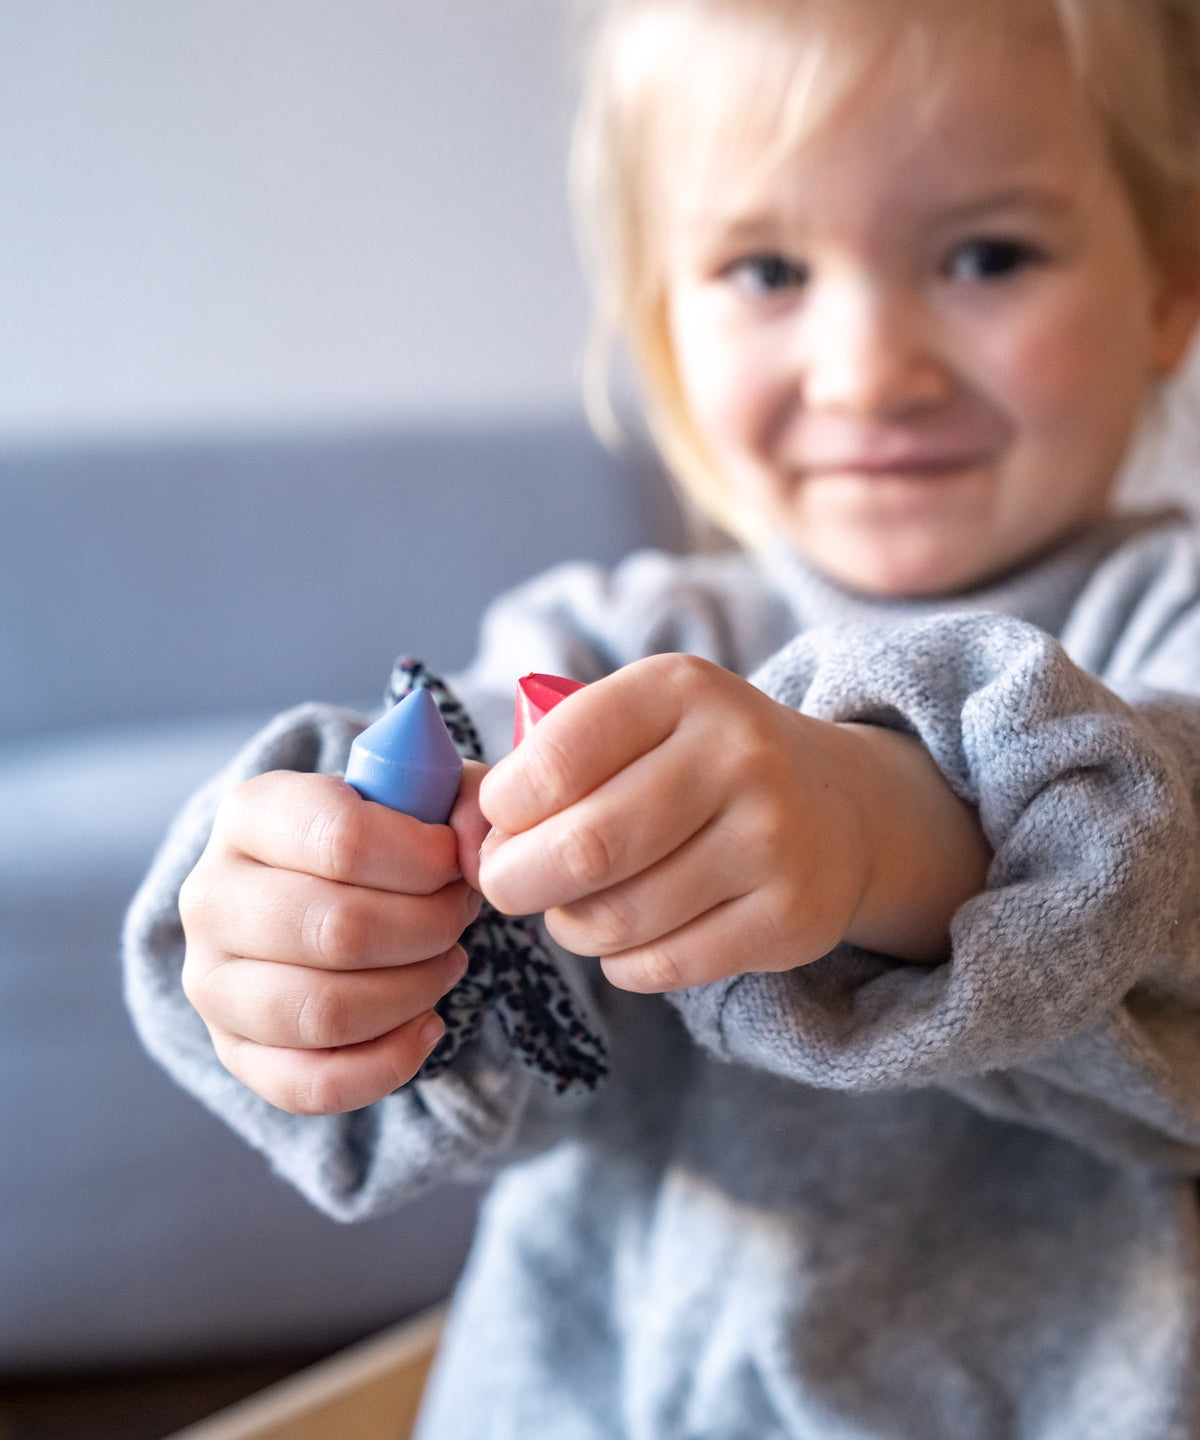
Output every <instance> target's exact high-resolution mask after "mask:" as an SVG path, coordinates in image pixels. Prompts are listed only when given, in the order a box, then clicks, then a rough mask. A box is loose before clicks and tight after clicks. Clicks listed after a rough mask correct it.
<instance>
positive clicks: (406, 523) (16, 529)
mask: <svg viewBox="0 0 1200 1440" xmlns="http://www.w3.org/2000/svg"><path fill="white" fill-rule="evenodd" d="M678 534H679V531H678V521H677V518H676V516H675V512H674V510H673V507H672V506H671V504H670V502H669V500H668V499H667V498H666V491H665V487H664V486H663V483H662V481H661V479H660V478H658V477H657V476H656V475H655V474H654V472H653V470H652V467H649V466H648V465H647V464H645V463H644V462H640V463H639V462H636V461H633V460H624V461H619V460H616V459H614V458H613V457H612V456H610V455H608V454H607V453H606V452H604V451H603V450H602V449H601V448H600V447H599V446H598V445H597V444H596V442H595V441H594V440H593V439H592V438H591V437H590V435H589V434H588V432H587V430H586V429H585V427H584V425H583V424H582V422H579V421H575V420H573V419H572V420H565V421H563V422H561V423H546V424H539V425H530V426H526V427H524V428H521V427H516V426H514V427H509V428H496V429H491V430H488V429H475V430H445V431H438V430H434V429H429V430H424V431H401V432H395V433H382V434H381V433H368V434H349V435H326V436H320V437H307V438H304V437H301V438H295V437H293V438H281V439H273V440H272V439H224V440H210V441H199V440H198V441H193V442H186V443H185V442H179V443H172V444H166V443H163V444H149V443H146V444H140V445H129V446H120V445H115V444H113V445H107V446H93V447H90V448H87V449H83V448H65V447H64V448H61V449H48V448H44V447H43V448H40V449H32V448H31V449H27V450H9V451H7V452H3V453H0V737H4V736H16V735H24V734H29V733H32V732H35V731H44V730H47V729H54V728H59V727H74V726H80V725H88V724H96V723H108V722H122V721H128V720H135V719H159V718H165V717H170V716H178V715H207V714H216V713H223V712H230V711H234V712H255V711H264V712H265V711H270V710H273V709H276V708H279V707H282V706H286V705H290V704H293V703H296V702H298V701H300V700H303V699H326V700H332V701H342V702H347V703H361V702H363V701H364V700H371V701H374V700H375V699H376V698H377V697H378V695H379V694H380V693H381V691H382V686H383V683H384V681H385V679H386V676H387V672H388V670H389V668H390V665H391V662H392V660H393V658H394V656H395V654H396V653H398V652H399V651H401V650H406V651H409V652H411V653H413V654H417V655H421V656H423V657H424V658H426V659H427V660H429V662H430V663H431V664H434V665H436V666H438V667H440V668H442V669H447V670H449V669H453V668H455V667H456V666H458V665H461V664H462V663H463V662H465V661H466V659H467V658H468V657H469V655H470V653H471V649H472V646H473V642H474V635H475V627H476V624H477V621H478V617H479V613H480V611H481V609H482V607H483V606H484V604H486V602H487V601H488V599H490V598H491V597H492V596H493V595H494V594H496V593H497V592H498V591H500V590H502V589H504V588H505V587H507V586H509V585H511V584H513V583H515V582H516V581H518V580H520V579H522V578H524V577H526V576H528V575H532V574H535V573H537V572H538V571H540V570H542V569H544V568H545V567H546V566H547V565H550V564H552V563H554V562H556V561H559V560H564V559H574V558H582V559H595V560H600V561H604V562H611V561H613V560H616V559H617V558H619V557H620V556H621V555H622V554H625V553H627V552H628V551H629V550H631V549H634V548H636V547H637V546H639V545H644V544H647V543H660V544H661V543H666V544H672V543H675V542H676V541H677V539H678Z"/></svg>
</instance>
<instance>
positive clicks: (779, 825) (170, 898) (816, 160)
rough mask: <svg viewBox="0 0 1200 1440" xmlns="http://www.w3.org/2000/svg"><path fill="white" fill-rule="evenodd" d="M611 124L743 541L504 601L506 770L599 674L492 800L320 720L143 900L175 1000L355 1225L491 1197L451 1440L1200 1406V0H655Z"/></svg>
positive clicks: (461, 1353)
mask: <svg viewBox="0 0 1200 1440" xmlns="http://www.w3.org/2000/svg"><path fill="white" fill-rule="evenodd" d="M577 161H578V165H577V179H578V180H579V182H580V187H581V193H582V195H583V198H584V202H585V214H586V216H587V219H588V234H589V236H590V237H591V239H592V241H593V242H594V245H595V249H596V259H597V266H598V278H599V299H600V329H601V334H602V339H612V338H614V337H617V338H622V339H623V340H624V341H625V342H627V344H628V347H629V350H630V353H631V354H632V357H633V360H634V362H635V366H636V369H637V372H638V374H639V377H640V380H641V382H642V386H643V392H644V399H645V404H646V411H647V415H648V418H649V423H650V426H651V429H652V432H653V434H654V436H655V438H656V440H657V442H658V444H659V446H660V448H661V451H662V453H663V455H664V456H665V458H666V460H667V461H668V463H669V465H670V466H671V467H672V469H673V471H674V473H675V474H676V475H677V477H678V479H679V481H680V483H681V484H682V485H683V486H684V487H685V488H686V490H687V491H688V492H689V494H690V495H691V496H692V497H693V498H694V499H695V501H696V502H697V503H698V504H699V505H700V507H701V508H702V509H703V511H704V512H705V513H706V514H707V515H708V516H709V517H710V518H712V519H715V520H717V521H718V522H719V523H721V524H722V525H724V526H725V527H726V528H727V529H728V530H729V531H731V532H732V533H733V534H734V535H735V536H736V537H737V538H738V539H739V540H741V541H743V542H744V549H743V550H740V551H738V552H736V553H731V554H727V555H724V556H720V557H715V558H714V557H708V558H685V559H673V558H670V557H666V556H662V555H653V554H646V555H639V556H636V557H634V558H633V559H631V560H630V561H628V562H627V563H626V564H625V565H624V566H622V567H621V568H620V569H619V570H618V571H617V572H616V573H614V574H611V575H602V574H599V573H597V572H596V571H594V570H593V569H590V568H587V567H579V566H572V567H566V568H564V569H560V570H557V571H555V572H553V573H551V574H549V575H547V576H545V577H543V578H542V579H540V580H537V581H535V582H533V583H532V584H530V585H528V586H526V587H525V588H524V589H522V590H521V591H519V592H518V593H516V594H515V595H512V596H509V597H508V598H507V599H504V600H502V601H501V602H499V603H498V604H497V605H496V607H495V608H494V609H493V610H492V611H491V612H490V613H489V615H488V617H487V620H486V622H485V627H484V634H483V646H482V651H481V655H480V658H479V660H478V662H477V663H476V665H475V666H474V668H473V669H472V670H471V671H470V672H469V673H468V674H466V675H463V676H462V677H460V678H459V679H458V681H457V682H456V686H455V688H456V690H457V693H458V695H459V697H460V698H461V700H462V701H463V703H464V705H465V708H466V710H467V712H468V714H469V716H470V717H471V718H472V719H473V720H474V722H475V724H476V725H477V726H478V727H479V729H480V730H481V731H482V733H483V735H484V738H485V741H486V744H487V747H488V749H489V752H490V754H491V755H492V756H493V757H494V758H495V757H504V755H505V751H506V750H507V748H508V735H509V732H510V727H511V723H512V719H511V717H512V696H513V686H514V682H515V680H516V678H517V676H518V675H519V674H521V673H522V672H523V671H528V670H535V671H549V672H552V673H559V674H564V675H568V676H574V677H575V678H577V679H580V680H584V681H588V682H594V683H591V684H590V685H589V686H588V687H587V688H585V689H583V690H580V691H579V692H577V693H576V694H573V695H571V696H569V697H568V698H567V699H566V700H565V701H564V702H563V703H562V704H561V705H559V706H558V707H557V708H556V709H554V710H553V711H552V712H551V713H550V714H549V715H548V716H547V717H546V719H544V720H543V721H542V723H541V724H540V725H539V726H538V727H537V729H535V730H534V731H532V732H531V734H530V735H529V737H528V738H527V739H526V740H525V741H524V742H523V744H522V745H521V746H520V747H519V749H518V750H516V751H515V752H513V753H511V754H509V755H507V757H505V758H499V759H498V763H496V764H495V766H494V768H492V769H491V770H490V771H487V770H485V768H484V767H483V766H482V765H469V766H468V767H467V771H466V774H465V777H464V781H463V785H462V788H461V790H460V793H459V799H458V802H457V805H456V808H455V811H454V813H453V815H452V817H451V821H450V825H449V826H446V827H429V826H422V825H420V824H419V823H418V822H417V821H415V820H412V819H409V818H408V817H406V816H403V815H399V814H396V813H393V812H391V811H388V810H385V809H383V808H382V807H380V806H377V805H372V804H369V803H366V802H364V801H362V800H360V799H359V798H358V797H357V796H356V795H355V793H354V792H353V791H352V790H350V789H349V787H347V786H346V785H345V784H344V783H343V782H342V781H341V780H340V779H338V778H336V773H337V772H338V771H339V770H340V769H341V767H342V765H343V763H344V759H345V754H346V748H347V746H348V744H349V741H350V739H351V738H352V736H353V735H354V733H356V731H357V730H358V729H359V728H360V727H361V725H362V723H363V722H362V721H361V720H358V719H356V718H355V717H352V716H349V715H347V714H345V713H344V712H341V711H335V710H332V709H330V708H328V707H324V706H310V707H305V708H303V709H302V710H300V711H297V712H293V713H292V714H290V715H287V716H284V717H282V718H281V719H280V720H279V721H278V722H276V724H275V725H274V726H273V727H271V729H269V730H268V731H267V732H266V733H265V734H264V735H262V736H261V737H259V739H258V740H257V741H256V742H255V743H254V744H253V745H252V746H251V747H250V748H249V749H248V750H247V751H246V752H245V753H244V754H243V755H242V756H241V757H240V758H239V759H238V760H237V761H236V762H235V764H234V765H233V766H232V767H231V769H230V770H229V772H228V773H227V774H226V775H224V776H223V777H220V778H219V779H218V781H217V782H215V783H214V785H213V786H211V787H210V788H209V789H208V790H207V791H205V792H203V793H202V794H201V795H200V796H199V797H197V799H196V800H195V801H194V802H193V804H192V806H191V807H190V809H189V810H188V811H187V812H186V813H185V815H184V816H183V817H181V820H180V821H179V822H178V824H177V826H176V829H175V831H174V832H173V834H172V836H171V837H170V838H169V840H168V843H167V845H166V847H165V848H164V850H163V852H162V854H161V855H160V857H159V859H158V861H157V862H156V865H155V868H154V870H153V872H152V874H151V875H150V877H149V878H148V880H147V882H146V885H145V887H144V888H143V891H142V893H141V894H140V896H139V898H138V900H137V902H136V904H135V907H134V910H133V912H132V914H131V917H130V922H129V932H128V952H129V967H130V968H129V993H130V997H131V1003H132V1006H133V1009H134V1013H135V1015H136V1018H137V1021H138V1023H139V1026H140V1028H141V1030H142V1033H143V1035H144V1037H145V1039H146V1042H147V1044H148V1045H149V1046H150V1047H151V1049H152V1050H153V1051H154V1052H155V1053H156V1054H157V1055H158V1056H159V1057H160V1058H161V1059H162V1061H163V1063H164V1064H166V1065H167V1066H168V1068H169V1069H170V1070H171V1071H172V1073H173V1074H175V1075H176V1076H177V1077H178V1078H179V1079H180V1080H181V1081H182V1083H183V1084H185V1085H187V1086H188V1087H189V1088H191V1089H192V1090H193V1091H194V1092H195V1093H196V1094H197V1095H199V1096H200V1097H201V1098H202V1099H203V1100H204V1101H205V1102H206V1103H207V1104H209V1105H211V1106H212V1107H213V1108H215V1109H216V1110H217V1111H218V1112H220V1113H221V1114H223V1115H224V1116H225V1117H226V1118H227V1119H228V1120H229V1121H230V1123H231V1124H233V1125H234V1126H235V1127H236V1128H237V1129H238V1130H239V1131H240V1132H241V1133H242V1134H244V1135H245V1136H246V1137H247V1139H248V1140H249V1141H250V1142H251V1143H252V1144H254V1145H256V1146H258V1147H260V1148H261V1149H262V1150H264V1151H265V1152H266V1153H267V1155H268V1156H269V1157H270V1159H271V1161H272V1163H273V1164H274V1165H275V1166H276V1167H277V1169H278V1170H280V1171H281V1172H282V1173H283V1174H284V1175H287V1176H288V1177H290V1178H291V1180H292V1181H294V1182H295V1183H296V1184H297V1185H298V1186H299V1187H300V1188H301V1189H302V1190H303V1191H304V1192H305V1193H306V1194H307V1195H309V1196H310V1197H311V1198H312V1200H313V1201H314V1202H315V1203H316V1204H318V1205H320V1206H322V1207H323V1208H324V1209H325V1210H327V1211H328V1212H329V1213H330V1214H332V1215H336V1216H338V1217H341V1218H345V1219H350V1218H355V1217H358V1216H363V1215H368V1214H372V1213H376V1212H378V1211H381V1210H384V1209H387V1208H389V1207H392V1206H395V1205H397V1204H398V1203H399V1202H400V1201H402V1200H403V1199H404V1198H405V1197H406V1196H409V1195H411V1194H413V1193H414V1192H415V1191H417V1190H419V1189H420V1188H422V1187H424V1186H427V1185H429V1184H431V1183H433V1182H434V1181H436V1180H439V1179H441V1178H444V1177H446V1176H479V1175H489V1176H494V1177H495V1183H494V1185H493V1186H492V1189H491V1192H490V1195H489V1198H488V1200H487V1202H486V1205H485V1208H484V1211H483V1216H482V1219H481V1224H480V1230H479V1235H478V1239H477V1242H476V1246H475V1249H474V1253H473V1256H472V1258H471V1261H470V1263H469V1266H468V1269H467V1272H466V1275H465V1277H464V1279H463V1282H462V1285H461V1287H460V1293H459V1295H458V1298H457V1301H456V1305H455V1308H454V1316H453V1320H452V1323H451V1326H450V1330H449V1334H448V1337H447V1339H446V1341H445V1345H444V1348H443V1353H442V1356H441V1359H440V1361H439V1366H438V1370H437V1374H436V1378H435V1381H434V1383H433V1387H432V1392H431V1395H430V1398H429V1401H428V1404H427V1407H426V1412H425V1418H424V1421H423V1430H422V1434H423V1435H425V1436H428V1437H434V1436H454V1437H485V1436H504V1437H509V1436H511V1437H516V1436H521V1437H523V1440H529V1437H534V1436H547V1437H554V1440H600V1437H617V1436H630V1437H643V1440H665V1437H685V1436H695V1437H699V1436H704V1437H714V1440H715V1437H729V1440H734V1437H737V1440H769V1437H785V1436H786V1437H796V1440H799V1437H804V1440H809V1437H831V1440H832V1437H838V1440H850V1437H854V1440H866V1437H871V1440H875V1437H895V1440H939V1437H945V1440H984V1437H988V1440H1003V1437H1014V1436H1017V1437H1037V1440H1085V1437H1088V1440H1092V1437H1109V1436H1111V1437H1113V1440H1163V1437H1188V1436H1200V1209H1198V1207H1197V1199H1196V1192H1195V1186H1194V1177H1195V1176H1196V1175H1197V1174H1198V1173H1200V914H1198V912H1200V904H1198V897H1200V886H1198V885H1197V858H1198V845H1197V803H1198V802H1197V797H1200V547H1198V545H1197V540H1196V537H1195V536H1194V535H1193V534H1192V533H1191V531H1190V530H1189V529H1188V527H1187V525H1186V524H1185V523H1184V522H1183V521H1182V520H1181V519H1180V518H1178V517H1177V516H1171V515H1155V516H1132V515H1123V516H1122V515H1116V514H1113V513H1110V511H1111V506H1110V497H1111V495H1112V492H1113V487H1114V484H1115V482H1116V480H1117V477H1118V471H1119V469H1120V467H1121V464H1122V460H1123V457H1124V455H1125V453H1126V451H1127V449H1128V447H1129V445H1130V441H1131V436H1132V435H1133V433H1134V430H1135V427H1136V426H1137V424H1138V422H1139V419H1140V417H1141V416H1142V415H1143V413H1144V411H1145V409H1146V407H1147V405H1148V404H1150V403H1151V401H1152V399H1153V396H1154V393H1155V392H1156V390H1157V389H1158V388H1159V387H1160V385H1161V382H1162V381H1163V380H1164V379H1165V378H1166V377H1167V376H1169V375H1170V374H1171V373H1172V371H1174V370H1175V369H1176V367H1177V366H1178V365H1179V364H1180V361H1181V358H1182V356H1183V354H1184V351H1185V348H1186V345H1187V342H1188V340H1189V338H1190V336H1191V333H1192V330H1193V326H1194V324H1195V322H1196V319H1197V315H1198V313H1200V222H1198V221H1197V215H1198V213H1200V212H1198V211H1197V208H1196V199H1197V187H1198V184H1200V10H1198V9H1197V7H1196V5H1195V4H1194V3H1193V0H976V3H971V4H964V3H962V0H888V3H883V0H610V3H609V5H608V6H607V9H606V12H605V14H604V16H603V19H602V24H601V26H600V29H599V33H598V39H597V43H596V48H595V52H594V60H593V63H592V67H591V70H590V72H589V76H588V82H587V89H586V94H585V101H584V109H583V117H582V120H581V124H580V131H579V143H578V150H577ZM746 676H749V677H751V678H750V679H745V678H742V677H746ZM189 872H190V873H189ZM185 876H186V877H188V878H187V879H186V883H183V884H182V895H180V893H179V891H180V887H181V883H182V882H184V879H185ZM480 891H482V894H483V896H484V897H486V900H487V901H488V902H490V906H492V907H494V909H489V910H486V911H485V912H484V913H483V914H482V915H479V907H480V898H479V892H480ZM496 912H502V913H503V914H511V915H537V916H539V917H541V918H540V920H539V922H538V924H539V926H540V927H541V934H542V939H543V941H544V943H545V945H546V946H547V947H548V951H547V953H548V955H549V959H548V960H547V959H545V958H544V957H543V958H541V959H539V958H538V956H537V954H536V952H535V950H534V949H533V942H532V941H531V940H529V939H528V937H526V939H525V940H521V939H520V934H519V932H518V931H512V930H508V931H506V928H505V922H504V921H503V920H502V919H501V918H500V916H499V915H497V913H496ZM181 913H182V921H181V919H180V914H181ZM477 916H478V917H479V918H478V919H477V918H476V917H477ZM464 932H465V933H464ZM185 935H186V959H185V958H184V951H185ZM514 935H516V936H517V939H515V940H514ZM460 936H462V938H463V944H462V945H460V944H458V943H457V942H458V940H459V937H460ZM514 945H515V946H516V947H517V948H518V949H519V950H520V948H521V946H522V945H523V946H524V947H525V948H524V950H522V951H521V953H522V954H523V955H524V957H525V960H524V962H523V964H524V968H523V969H522V968H521V967H520V966H518V968H517V970H516V972H515V974H513V973H508V971H506V968H505V967H506V966H508V965H509V961H508V959H507V958H506V955H507V951H506V948H505V947H509V948H511V947H512V946H514ZM467 952H469V953H470V973H467V974H464V972H465V970H466V968H467V965H468V959H467ZM577 956H590V957H598V958H593V959H590V960H581V959H577V958H575V957H577ZM489 967H490V968H489ZM530 975H534V976H536V977H537V981H536V984H533V983H532V982H530V981H529V977H530ZM525 983H528V984H529V989H528V993H527V994H525V995H524V996H522V995H520V994H518V995H517V999H516V1000H515V1001H514V999H513V995H514V987H516V990H517V991H519V990H520V986H521V985H522V984H525ZM535 992H536V994H535ZM559 992H561V993H559ZM185 994H186V996H187V997H188V998H185ZM189 1000H190V1003H189ZM537 1004H541V1005H542V1007H543V1010H542V1012H539V1014H540V1016H541V1022H538V1016H536V1015H534V1011H535V1009H536V1007H537ZM193 1007H194V1008H193ZM435 1007H437V1009H435ZM514 1015H515V1016H516V1018H514ZM531 1017H532V1018H531ZM448 1022H449V1023H450V1031H449V1032H448V1033H447V1034H446V1035H445V1036H444V1038H440V1037H442V1036H443V1030H444V1029H445V1027H446V1024H447V1023H448ZM535 1022H538V1023H542V1024H543V1031H544V1033H542V1034H541V1035H540V1037H539V1034H537V1033H535V1032H537V1030H538V1023H535ZM555 1025H557V1026H558V1029H557V1031H555ZM564 1037H565V1039H564ZM439 1038H440V1043H439ZM601 1043H603V1044H605V1045H606V1046H607V1061H606V1065H607V1078H606V1079H605V1080H603V1081H602V1083H599V1084H593V1082H594V1081H595V1080H596V1078H597V1075H598V1072H599V1071H600V1069H601V1068H602V1065H601V1062H600V1060H599V1059H598V1051H597V1049H596V1048H595V1047H598V1046H599V1045H600V1044H601ZM556 1044H557V1045H558V1048H557V1049H556V1048H555V1045H556ZM435 1047H436V1048H435ZM431 1051H432V1052H433V1054H432V1057H431V1058H428V1059H427V1057H429V1056H430V1052H431ZM589 1063H590V1069H589Z"/></svg>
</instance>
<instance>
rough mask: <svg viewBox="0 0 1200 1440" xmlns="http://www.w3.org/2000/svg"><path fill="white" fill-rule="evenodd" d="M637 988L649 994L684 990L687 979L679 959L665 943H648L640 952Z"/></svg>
mask: <svg viewBox="0 0 1200 1440" xmlns="http://www.w3.org/2000/svg"><path fill="white" fill-rule="evenodd" d="M639 959H640V962H641V963H640V966H639V973H638V976H637V983H636V985H635V986H631V987H630V988H636V989H637V990H639V991H642V992H643V993H645V994H648V995H662V994H666V993H667V992H668V991H672V990H682V989H684V988H685V986H686V984H687V981H686V978H685V977H684V974H683V970H682V968H681V966H680V964H679V961H678V960H677V959H676V957H675V956H674V955H673V954H672V953H671V951H670V950H669V949H668V948H667V947H666V946H665V945H648V946H647V947H646V948H645V949H644V950H643V951H642V952H641V954H640V956H639Z"/></svg>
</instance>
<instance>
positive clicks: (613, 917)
mask: <svg viewBox="0 0 1200 1440" xmlns="http://www.w3.org/2000/svg"><path fill="white" fill-rule="evenodd" d="M562 914H563V918H564V920H565V927H564V928H565V929H566V930H567V931H569V933H570V934H571V935H572V936H573V937H574V938H575V939H576V940H577V941H582V944H583V949H582V951H580V950H579V949H578V947H577V946H572V947H570V948H572V949H575V950H576V953H585V954H588V955H611V954H614V953H616V952H617V951H619V950H624V949H627V948H628V946H629V945H630V943H631V942H632V940H633V937H634V934H635V931H634V926H633V917H632V916H631V914H630V913H629V909H628V906H627V904H626V903H625V902H623V901H622V899H621V897H620V896H619V895H616V894H612V893H601V894H598V895H591V896H589V897H588V898H587V899H586V900H581V901H578V902H577V903H576V904H574V905H568V906H565V907H564V909H563V912H562ZM556 938H557V937H556Z"/></svg>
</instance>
